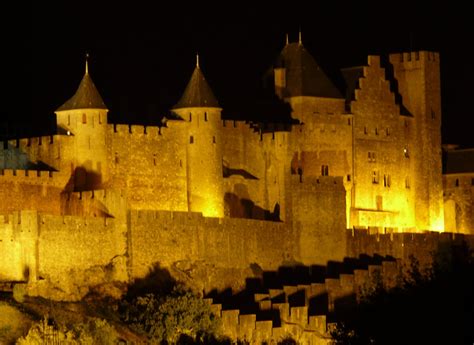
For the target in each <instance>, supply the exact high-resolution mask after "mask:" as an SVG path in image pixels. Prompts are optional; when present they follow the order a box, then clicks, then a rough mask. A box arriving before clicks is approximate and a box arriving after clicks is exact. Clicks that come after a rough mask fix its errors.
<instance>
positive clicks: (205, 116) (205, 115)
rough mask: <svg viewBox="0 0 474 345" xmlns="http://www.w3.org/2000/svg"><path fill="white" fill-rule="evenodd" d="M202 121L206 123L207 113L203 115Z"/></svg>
mask: <svg viewBox="0 0 474 345" xmlns="http://www.w3.org/2000/svg"><path fill="white" fill-rule="evenodd" d="M204 121H207V113H206V112H205V113H204Z"/></svg>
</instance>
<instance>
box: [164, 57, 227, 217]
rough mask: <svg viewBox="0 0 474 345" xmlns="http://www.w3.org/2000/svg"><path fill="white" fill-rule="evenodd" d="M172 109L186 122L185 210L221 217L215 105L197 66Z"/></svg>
mask: <svg viewBox="0 0 474 345" xmlns="http://www.w3.org/2000/svg"><path fill="white" fill-rule="evenodd" d="M172 111H173V112H174V113H175V114H177V115H178V116H180V117H181V118H182V119H183V120H185V121H187V122H188V123H189V126H188V137H187V143H186V145H187V149H186V154H187V194H188V209H189V211H192V212H202V214H203V215H204V216H206V217H223V216H224V195H223V177H222V140H221V131H220V127H221V125H222V122H221V111H222V109H221V108H220V107H219V104H218V102H217V100H216V98H215V96H214V94H213V92H212V90H211V88H210V87H209V84H208V83H207V81H206V79H205V78H204V75H203V74H202V71H201V69H200V67H199V57H196V67H195V69H194V72H193V74H192V76H191V80H190V81H189V83H188V85H187V86H186V89H185V90H184V93H183V96H182V97H181V99H180V100H179V102H178V103H177V104H176V105H175V106H174V107H173V109H172Z"/></svg>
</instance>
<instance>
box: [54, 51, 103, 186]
mask: <svg viewBox="0 0 474 345" xmlns="http://www.w3.org/2000/svg"><path fill="white" fill-rule="evenodd" d="M107 112H108V109H107V107H106V106H105V104H104V101H103V100H102V97H101V96H100V94H99V92H98V91H97V88H96V87H95V85H94V82H93V81H92V79H91V77H90V75H89V67H88V61H87V58H86V66H85V73H84V77H83V78H82V80H81V83H80V84H79V87H78V88H77V91H76V93H75V94H74V96H72V97H71V98H70V99H69V100H68V101H67V102H66V103H64V104H63V105H62V106H60V107H59V108H58V109H57V110H56V111H55V113H56V123H57V130H58V134H63V135H65V136H69V137H70V138H69V139H68V140H65V141H64V144H65V145H64V149H63V152H64V157H62V160H63V161H64V162H65V164H67V165H69V166H70V169H71V180H70V181H71V182H72V183H69V184H68V187H67V188H69V189H71V190H74V191H83V190H92V189H98V188H101V185H102V183H103V182H104V181H105V180H106V177H107V145H106V129H107ZM64 168H66V169H68V167H67V166H64Z"/></svg>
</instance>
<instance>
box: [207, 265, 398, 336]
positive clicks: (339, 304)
mask: <svg viewBox="0 0 474 345" xmlns="http://www.w3.org/2000/svg"><path fill="white" fill-rule="evenodd" d="M393 260H394V259H393V258H392V257H381V256H374V257H369V256H361V257H360V258H347V259H345V260H344V261H343V262H329V263H328V265H327V266H322V265H313V266H306V265H302V264H300V263H294V264H291V265H290V264H288V265H285V266H281V267H279V268H278V270H276V271H262V272H259V274H258V276H257V277H253V278H247V279H246V284H245V288H244V289H242V290H241V291H237V292H236V291H234V292H233V291H232V290H231V289H226V290H223V291H217V290H212V291H210V292H209V293H207V294H206V296H205V297H209V298H212V299H213V303H218V304H221V305H222V310H234V309H238V310H239V312H240V314H242V315H245V314H255V315H256V317H257V320H259V321H263V320H271V321H272V322H273V326H274V327H279V326H280V325H281V320H280V312H279V310H278V309H276V308H275V306H276V305H278V304H280V303H289V305H290V307H298V306H305V305H306V306H308V315H327V316H328V320H334V319H335V317H334V313H333V312H331V311H330V308H329V301H330V299H329V295H328V293H327V291H326V288H325V281H326V279H328V278H339V276H340V274H349V273H353V272H354V270H355V269H368V266H369V265H376V264H381V262H382V261H393ZM252 265H255V264H252ZM252 265H251V266H252ZM312 284H313V285H312ZM310 286H311V287H310ZM309 290H311V291H312V292H311V293H309V292H308V291H309ZM355 302H356V299H355V295H354V294H353V295H349V296H344V297H343V298H338V299H337V300H335V301H334V302H333V304H334V310H335V311H337V312H338V316H339V315H347V314H348V313H349V312H350V311H351V310H352V308H354V305H355ZM265 303H267V308H266V307H263V305H264V304H265ZM269 304H271V305H272V307H271V308H268V305H269Z"/></svg>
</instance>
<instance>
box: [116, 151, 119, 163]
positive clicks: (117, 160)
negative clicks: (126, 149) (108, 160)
mask: <svg viewBox="0 0 474 345" xmlns="http://www.w3.org/2000/svg"><path fill="white" fill-rule="evenodd" d="M118 162H119V158H118V153H117V152H115V164H118Z"/></svg>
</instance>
